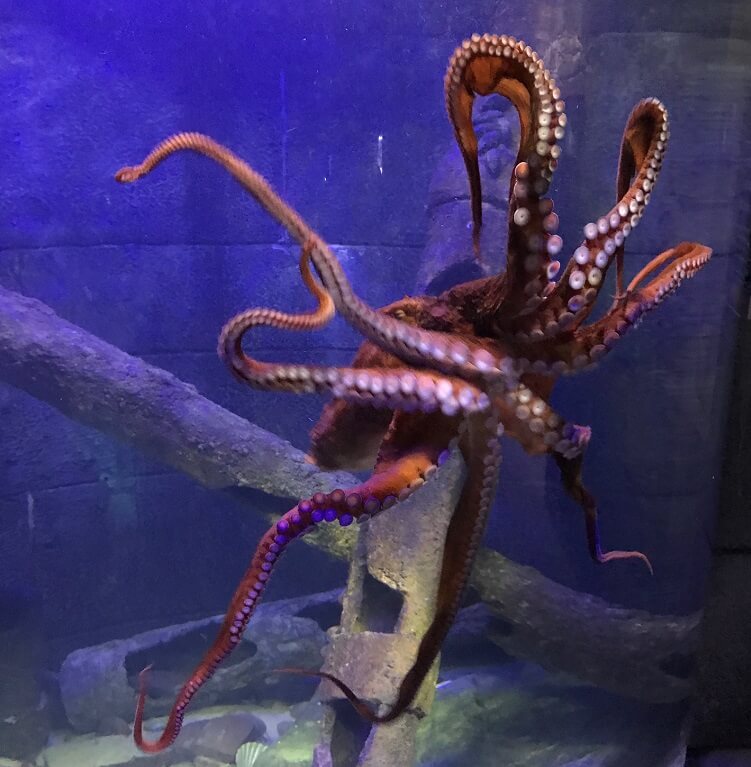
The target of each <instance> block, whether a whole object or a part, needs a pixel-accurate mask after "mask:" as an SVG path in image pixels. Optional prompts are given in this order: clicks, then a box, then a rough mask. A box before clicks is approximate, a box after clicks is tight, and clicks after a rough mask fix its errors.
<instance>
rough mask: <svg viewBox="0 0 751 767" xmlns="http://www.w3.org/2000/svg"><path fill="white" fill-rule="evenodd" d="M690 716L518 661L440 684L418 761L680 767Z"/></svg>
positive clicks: (438, 766)
mask: <svg viewBox="0 0 751 767" xmlns="http://www.w3.org/2000/svg"><path fill="white" fill-rule="evenodd" d="M684 715H685V706H683V705H673V706H661V705H645V704H644V703H640V702H637V701H628V700H624V699H622V698H620V697H619V696H617V695H612V694H610V693H607V692H603V691H602V690H597V689H595V688H592V687H589V686H582V685H579V684H578V683H576V682H575V681H572V680H570V679H567V678H565V677H563V676H559V675H558V676H557V675H551V674H547V673H546V672H545V671H543V670H542V669H540V668H539V667H538V666H535V665H533V664H527V663H519V662H517V663H513V664H510V665H508V666H505V667H503V668H502V669H498V668H495V667H493V668H491V669H489V670H480V671H475V672H473V673H470V674H466V675H461V676H457V677H455V678H452V679H449V680H446V681H444V682H442V683H441V685H440V687H439V690H438V693H437V695H436V699H435V702H434V705H433V710H432V712H431V715H430V717H429V718H428V719H426V720H424V721H423V722H422V723H421V724H420V727H419V730H418V735H417V752H418V762H417V763H418V764H420V765H424V767H428V766H429V767H466V765H467V764H468V759H467V755H468V753H471V764H472V767H499V765H507V764H509V765H510V764H513V765H514V767H550V765H551V764H553V763H555V764H556V765H559V767H620V766H621V765H624V764H633V765H640V766H646V765H657V764H660V765H666V766H667V765H670V767H677V764H678V762H677V761H675V759H674V755H675V754H678V753H679V752H680V751H682V749H683V747H684V744H683V743H682V742H677V741H676V734H677V733H679V732H680V724H679V723H680V720H681V718H682V717H683V716H684ZM668 721H672V722H674V723H675V722H677V723H678V726H675V727H669V726H667V725H666V722H668ZM541 722H544V723H545V724H544V726H543V727H541V726H540V723H541ZM470 744H471V745H470Z"/></svg>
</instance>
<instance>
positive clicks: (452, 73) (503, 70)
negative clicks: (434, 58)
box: [445, 35, 566, 324]
mask: <svg viewBox="0 0 751 767" xmlns="http://www.w3.org/2000/svg"><path fill="white" fill-rule="evenodd" d="M445 91H446V105H447V109H448V115H449V119H450V121H451V123H452V125H453V128H454V134H455V136H456V140H457V143H458V144H459V149H460V151H461V153H462V156H463V158H464V163H465V166H466V169H467V174H468V177H469V187H470V200H471V207H472V220H473V242H474V247H475V252H476V253H479V247H480V246H479V243H480V230H481V227H482V182H481V178H480V167H479V162H478V145H477V137H476V135H475V132H474V128H473V126H472V107H473V104H474V99H475V96H476V95H481V96H487V95H489V94H491V93H498V94H500V95H502V96H505V97H506V98H508V99H509V100H510V101H511V103H512V104H513V105H514V107H515V108H516V111H517V113H518V115H519V123H520V126H521V138H520V142H519V150H518V155H517V165H516V169H515V171H514V177H513V178H512V179H511V185H510V190H509V239H508V248H507V254H506V273H505V278H504V279H498V280H497V281H495V283H494V284H493V285H492V286H491V287H492V290H490V291H489V293H488V295H487V297H486V304H487V311H488V313H497V312H499V310H500V309H501V307H503V309H502V314H499V315H498V319H499V321H500V322H501V324H505V323H507V322H508V320H509V319H510V318H512V317H515V316H517V315H518V314H519V313H520V312H521V313H523V312H527V311H531V310H532V309H533V308H534V307H535V306H537V304H539V302H540V301H541V300H542V296H543V291H544V290H545V288H546V286H547V282H548V276H547V275H548V273H549V272H550V271H551V269H552V270H553V271H557V268H558V266H557V262H553V261H552V260H551V257H552V256H555V255H556V254H557V253H558V252H559V251H560V249H561V245H562V241H561V238H560V237H559V236H558V235H557V234H556V231H557V228H558V217H557V216H556V214H555V213H554V212H553V202H552V200H550V199H545V198H544V195H545V193H546V192H547V190H548V187H549V185H550V181H551V179H552V174H553V171H554V170H555V167H556V166H557V162H558V160H557V158H558V156H559V154H560V147H559V146H558V142H559V141H560V139H562V138H563V134H564V128H565V125H566V116H565V114H564V113H563V107H564V105H563V102H562V101H561V100H560V93H559V92H558V89H557V88H556V87H555V84H554V81H553V78H552V77H551V75H550V73H549V72H548V70H547V69H545V67H544V66H543V64H542V62H541V61H540V59H539V57H538V56H537V54H536V53H535V52H534V51H532V49H531V48H530V47H529V46H527V45H525V44H524V43H523V42H520V41H517V40H515V39H514V38H513V37H508V36H506V35H500V36H498V35H483V36H482V37H481V36H479V35H474V36H473V37H472V38H471V39H470V40H466V41H465V42H464V43H462V45H460V46H459V47H458V48H457V49H456V51H455V53H454V55H453V57H452V58H451V60H450V62H449V67H448V70H447V72H446V78H445Z"/></svg>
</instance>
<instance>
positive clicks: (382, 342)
mask: <svg viewBox="0 0 751 767" xmlns="http://www.w3.org/2000/svg"><path fill="white" fill-rule="evenodd" d="M179 151H194V152H197V153H199V154H202V155H204V156H206V157H209V158H210V159H212V160H214V161H215V162H217V163H218V164H219V165H221V166H222V167H223V168H225V169H226V170H227V171H228V172H229V173H230V174H231V175H232V176H233V177H234V178H235V180H237V181H238V182H239V183H240V185H241V186H242V187H243V188H244V189H245V190H246V191H247V192H248V193H249V194H251V195H252V196H253V197H254V198H255V199H256V200H257V201H258V203H259V204H260V205H261V206H262V207H263V208H264V209H265V210H266V211H267V212H268V213H269V214H270V215H271V216H273V217H274V218H275V219H276V220H277V221H278V222H279V223H280V224H282V226H284V227H285V229H287V231H288V232H289V233H290V234H291V235H292V236H293V237H294V238H295V239H296V240H297V241H298V242H299V243H300V244H301V245H302V246H303V247H304V248H306V249H307V251H308V252H309V253H310V259H311V260H312V261H313V264H314V265H315V267H316V271H317V272H318V275H319V277H320V279H321V282H322V283H323V287H324V288H325V290H326V291H327V292H328V293H329V294H330V296H331V298H332V300H333V302H334V304H335V306H336V308H337V310H338V311H339V312H341V314H342V316H343V317H344V318H345V319H346V320H347V322H349V323H350V325H352V327H354V328H355V329H356V330H359V331H360V332H361V333H362V334H363V335H364V336H365V337H366V338H368V339H370V340H371V341H373V342H374V343H376V344H377V345H378V346H380V347H381V348H382V349H384V350H386V351H389V352H391V353H392V354H394V355H396V356H397V357H399V358H400V359H402V360H403V361H405V362H407V363H411V364H417V365H424V364H428V365H430V367H432V368H434V369H436V370H438V371H440V372H442V373H446V374H447V375H461V376H463V377H465V378H470V379H472V378H473V379H478V378H487V379H491V380H493V381H496V382H504V383H505V382H506V381H515V379H516V371H515V369H514V363H513V360H511V359H510V358H508V357H507V356H505V355H504V354H503V352H502V350H500V349H499V350H494V351H490V350H489V345H488V344H487V343H486V344H482V343H479V342H478V341H476V340H473V339H471V338H461V339H458V338H456V337H455V336H450V335H448V334H446V333H438V332H435V331H427V330H422V329H420V328H417V327H414V326H412V325H409V324H408V323H405V322H402V321H400V320H398V319H396V318H394V317H389V316H386V315H384V314H381V313H379V312H377V311H375V310H374V309H372V308H371V307H369V306H368V305H367V304H366V303H365V302H364V301H362V300H361V299H360V298H359V297H358V296H356V295H355V293H354V291H353V290H352V286H351V285H350V283H349V281H348V280H347V277H346V275H345V274H344V271H343V269H342V267H341V264H340V263H339V261H338V260H337V258H336V256H335V255H334V253H333V252H332V251H331V249H330V248H329V246H328V245H327V244H326V243H325V242H324V241H323V240H322V239H321V237H320V236H319V235H318V234H316V232H314V231H313V229H311V228H310V227H309V226H308V224H306V223H305V221H304V220H303V219H302V217H301V216H300V215H299V214H298V213H297V212H296V211H295V210H293V209H292V208H291V207H290V206H289V205H287V203H285V202H284V201H283V200H282V199H281V198H280V197H279V195H278V194H277V193H276V192H275V191H274V190H273V189H272V187H271V185H270V184H269V183H268V181H266V179H265V178H263V176H261V175H260V174H259V173H257V172H256V171H255V170H253V169H252V168H251V167H250V166H249V165H248V164H247V163H245V162H244V161H243V160H241V159H240V158H239V157H237V156H236V155H235V154H233V153H232V152H231V151H230V150H229V149H227V148H226V147H223V146H222V145H221V144H219V143H217V142H216V141H214V140H213V139H211V138H209V137H208V136H204V135H202V134H200V133H178V134H176V135H174V136H171V137H170V138H168V139H166V140H165V141H163V142H162V143H161V144H159V145H158V146H157V147H155V148H154V149H153V150H152V151H151V152H150V153H149V154H148V155H147V157H146V158H145V159H144V160H143V162H142V163H141V164H140V165H136V166H129V167H125V168H121V169H120V170H119V171H118V172H117V173H116V174H115V179H116V180H117V181H119V182H122V183H130V182H133V181H136V180H137V179H139V178H142V177H143V176H145V175H147V174H148V173H150V172H151V171H152V170H153V169H154V168H155V167H156V166H157V165H159V164H160V163H161V162H163V161H164V160H165V159H167V158H168V157H169V156H170V155H172V154H174V153H175V152H179ZM254 311H256V312H260V311H268V310H254ZM240 316H242V315H240ZM276 316H277V317H278V316H279V315H276ZM259 317H260V315H256V319H259ZM256 324H259V323H256ZM490 347H491V348H492V344H491V345H490Z"/></svg>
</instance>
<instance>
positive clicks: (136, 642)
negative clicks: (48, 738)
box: [59, 591, 340, 755]
mask: <svg viewBox="0 0 751 767" xmlns="http://www.w3.org/2000/svg"><path fill="white" fill-rule="evenodd" d="M339 594H340V592H338V591H331V592H325V593H324V594H315V595H311V596H305V597H298V598H295V599H288V600H281V601H278V602H268V603H266V604H263V605H261V606H260V607H259V609H258V611H257V612H256V615H255V618H254V630H253V631H252V632H250V633H249V635H248V636H246V638H245V639H244V640H243V642H242V644H241V645H240V646H239V647H238V649H237V651H236V652H235V654H234V655H233V656H232V657H231V658H229V659H228V661H229V662H228V663H225V664H224V665H223V666H222V667H221V668H220V669H219V670H218V671H217V673H216V675H215V677H214V679H213V680H212V682H211V684H210V685H207V687H206V688H205V689H204V690H202V691H201V694H200V696H199V697H200V700H201V701H202V702H203V705H207V704H211V703H214V702H216V701H220V700H224V699H226V698H227V697H228V696H230V697H232V698H234V699H236V698H238V695H239V697H240V698H242V699H245V700H247V699H249V698H250V699H253V698H254V696H270V695H271V694H272V692H271V691H276V690H275V688H273V687H271V685H272V684H276V685H284V687H285V689H288V690H297V689H299V690H302V691H303V692H302V694H306V691H307V690H309V687H310V683H309V682H308V680H305V679H302V678H300V679H297V680H294V681H293V680H290V678H289V677H280V676H278V675H277V676H274V677H271V676H270V672H271V671H272V670H273V669H275V668H280V667H284V666H297V667H303V668H311V667H312V668H316V667H318V666H319V665H320V662H321V649H322V648H323V646H324V644H325V634H324V631H323V629H322V628H321V626H320V625H319V624H318V623H317V622H316V620H314V619H313V618H310V617H304V615H301V614H304V613H305V612H306V611H307V612H310V613H311V614H315V611H316V609H319V610H320V609H321V608H323V607H325V606H329V607H333V608H338V606H339ZM222 617H223V616H213V617H211V618H206V619H204V620H199V621H191V622H189V623H183V624H179V625H177V626H167V627H165V628H161V629H155V630H153V631H147V632H145V633H143V634H138V635H136V636H134V637H131V638H130V639H123V640H115V641H112V642H106V643H104V644H101V645H96V646H94V647H87V648H83V649H80V650H76V651H74V652H72V653H71V654H70V655H68V657H67V658H66V659H65V660H64V661H63V663H62V666H61V668H60V677H59V678H60V692H61V698H62V703H63V707H64V709H65V713H66V715H67V717H68V720H69V721H70V723H71V725H73V727H75V728H76V729H77V730H79V731H81V732H88V731H92V730H97V729H100V728H102V727H104V726H105V725H106V724H107V722H109V721H111V720H112V717H118V716H119V717H123V718H125V719H126V720H128V721H129V720H130V719H131V718H132V715H133V706H134V701H135V694H136V686H137V680H136V676H137V674H138V672H139V671H140V669H141V668H142V667H143V666H145V665H147V663H149V662H150V661H151V660H152V659H153V658H154V656H156V655H158V656H160V657H161V658H163V659H164V660H163V662H164V663H166V662H177V663H178V665H180V663H181V662H182V665H180V667H179V668H174V669H171V670H167V672H166V673H162V675H161V676H159V675H157V674H156V673H154V676H155V680H156V681H157V686H156V687H155V688H152V690H151V691H150V695H149V698H148V699H147V703H146V710H147V715H148V716H154V715H155V714H159V713H166V712H167V711H169V709H170V707H171V706H172V702H173V700H174V696H175V693H176V689H175V687H176V686H179V685H181V684H182V683H183V681H184V680H185V678H186V677H187V675H188V674H189V673H190V671H191V670H192V667H193V666H194V665H195V662H196V660H197V659H198V658H199V657H200V656H201V652H202V649H203V647H202V645H203V644H205V643H206V642H208V641H210V640H211V638H212V637H213V634H214V632H215V631H216V626H217V624H219V623H220V622H221V620H222ZM178 657H179V658H180V659H181V661H180V660H176V659H177V658H178ZM235 657H237V658H239V660H238V661H236V662H234V663H233V662H232V661H233V659H234V658H235ZM133 666H137V668H133ZM183 666H184V668H183ZM158 670H159V669H158V667H157V668H155V669H154V672H157V671H158ZM162 671H163V672H164V668H163V669H162ZM267 675H269V679H266V676H267ZM160 680H161V684H160ZM296 685H299V687H296ZM246 687H247V688H248V689H247V691H246V690H245V689H244V688H246ZM238 691H240V692H238ZM238 745H239V744H238ZM231 755H234V750H233V751H232V753H231Z"/></svg>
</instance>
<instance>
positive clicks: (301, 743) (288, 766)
mask: <svg viewBox="0 0 751 767" xmlns="http://www.w3.org/2000/svg"><path fill="white" fill-rule="evenodd" d="M319 735H320V724H319V723H318V722H305V723H303V724H296V725H295V726H294V727H292V728H291V729H290V730H289V731H288V732H287V733H285V735H284V736H283V737H282V738H281V739H280V740H279V741H277V742H276V743H274V744H273V745H270V746H269V747H268V748H266V749H262V750H260V751H259V752H258V754H257V756H256V758H255V761H254V762H253V763H252V767H311V757H310V755H311V754H312V753H313V751H314V749H315V747H316V742H317V740H318V737H319ZM314 764H315V767H323V765H318V764H317V763H315V762H314ZM237 765H238V767H240V763H239V762H237Z"/></svg>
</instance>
